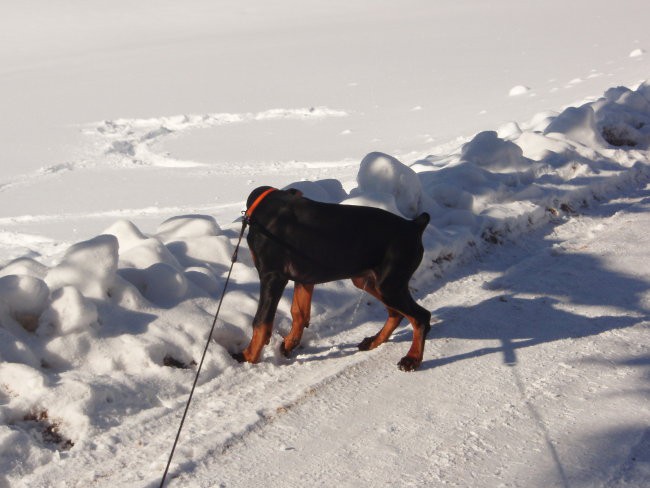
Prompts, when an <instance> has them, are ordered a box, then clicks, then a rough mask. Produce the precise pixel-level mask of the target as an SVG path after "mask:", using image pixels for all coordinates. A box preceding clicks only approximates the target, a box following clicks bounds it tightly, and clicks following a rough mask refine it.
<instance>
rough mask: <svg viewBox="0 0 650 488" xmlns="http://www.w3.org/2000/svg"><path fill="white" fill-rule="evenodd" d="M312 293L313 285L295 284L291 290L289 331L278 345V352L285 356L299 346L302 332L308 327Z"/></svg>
mask: <svg viewBox="0 0 650 488" xmlns="http://www.w3.org/2000/svg"><path fill="white" fill-rule="evenodd" d="M313 292H314V285H303V284H302V283H296V284H295V287H294V289H293V303H292V304H291V318H292V319H293V322H292V324H291V331H290V332H289V334H288V335H287V337H285V338H284V342H283V343H282V344H281V345H280V352H282V354H284V355H285V356H288V355H289V353H291V351H292V350H293V349H294V348H295V347H296V346H297V345H298V344H300V339H301V338H302V331H303V330H304V328H305V327H309V318H310V316H311V297H312V294H313Z"/></svg>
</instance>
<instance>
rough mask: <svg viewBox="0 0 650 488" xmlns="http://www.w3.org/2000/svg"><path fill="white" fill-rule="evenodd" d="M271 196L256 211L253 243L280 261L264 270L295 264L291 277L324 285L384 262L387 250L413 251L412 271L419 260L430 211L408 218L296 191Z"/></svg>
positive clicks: (250, 238)
mask: <svg viewBox="0 0 650 488" xmlns="http://www.w3.org/2000/svg"><path fill="white" fill-rule="evenodd" d="M253 195H255V192H254V194H253ZM266 200H267V202H266V204H265V205H264V206H260V208H258V209H257V210H256V214H255V219H254V221H253V222H254V223H253V224H252V226H251V231H250V232H249V236H248V242H249V246H250V248H251V249H252V250H253V251H254V252H255V253H256V254H258V253H260V252H261V253H264V251H263V250H262V248H264V247H267V248H269V251H270V253H271V254H273V255H274V256H275V259H273V260H271V262H269V263H263V264H264V266H265V268H266V269H269V270H270V268H275V269H278V270H280V269H282V270H289V268H290V270H291V271H292V273H290V274H291V275H290V276H288V278H289V279H293V280H297V281H301V282H311V283H322V282H327V281H333V280H337V279H343V278H350V277H352V276H356V275H358V274H360V273H362V272H363V271H365V270H371V269H375V268H377V267H379V266H381V264H382V262H383V261H384V259H385V258H386V255H387V253H396V254H406V255H408V256H406V257H407V259H405V260H404V262H405V263H409V264H408V265H407V268H408V271H410V273H411V274H412V273H413V272H414V271H415V269H416V268H417V266H418V265H419V264H420V261H421V255H422V243H421V236H422V232H423V230H424V228H425V227H426V225H427V224H428V222H429V215H428V214H426V213H423V214H421V215H420V216H419V217H418V218H416V219H415V220H406V219H404V218H402V217H399V216H397V215H394V214H391V213H389V212H386V211H384V210H380V209H377V208H372V207H361V206H353V205H338V204H330V203H322V202H316V201H313V200H310V199H308V198H305V197H302V196H300V195H299V194H298V193H293V192H291V191H287V192H280V191H277V192H274V193H273V194H271V195H269V196H268V197H267V198H266ZM417 255H419V256H420V258H419V259H417V260H415V259H413V257H414V256H417ZM394 257H397V256H394ZM409 276H410V275H409Z"/></svg>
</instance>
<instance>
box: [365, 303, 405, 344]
mask: <svg viewBox="0 0 650 488" xmlns="http://www.w3.org/2000/svg"><path fill="white" fill-rule="evenodd" d="M386 310H387V311H388V318H387V319H386V323H384V326H383V327H382V328H381V330H380V331H379V332H377V333H376V334H375V335H374V336H370V337H366V338H365V339H364V340H362V341H361V342H360V343H359V350H360V351H369V350H371V349H374V348H376V347H379V346H381V345H382V344H383V343H384V342H386V341H387V340H388V339H390V336H391V335H392V334H393V332H394V331H395V329H397V326H398V325H399V324H400V323H401V322H402V319H403V318H404V316H403V315H402V314H401V313H399V312H397V311H395V310H393V309H390V308H387V309H386Z"/></svg>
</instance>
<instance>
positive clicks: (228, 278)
mask: <svg viewBox="0 0 650 488" xmlns="http://www.w3.org/2000/svg"><path fill="white" fill-rule="evenodd" d="M247 225H248V217H246V216H245V217H244V220H243V221H242V227H241V232H240V233H239V240H238V241H237V246H236V247H235V251H234V252H233V254H232V259H231V262H230V269H229V270H228V276H226V282H225V283H224V284H223V290H222V291H221V298H220V299H219V305H218V306H217V311H216V312H215V314H214V320H213V321H212V327H211V328H210V333H209V334H208V339H207V341H206V343H205V348H204V349H203V355H202V356H201V361H200V362H199V366H198V368H197V369H196V375H195V376H194V383H193V384H192V389H191V390H190V396H189V397H188V399H187V404H186V405H185V411H184V412H183V416H182V417H181V423H180V425H179V426H178V432H177V433H176V439H174V445H173V446H172V450H171V452H170V453H169V459H168V460H167V466H166V467H165V472H164V473H163V476H162V479H161V480H160V488H163V485H164V484H165V479H166V478H167V473H168V472H169V467H170V466H171V463H172V458H173V457H174V451H176V445H177V444H178V439H179V438H180V436H181V430H183V424H184V423H185V418H186V417H187V412H188V410H189V408H190V403H191V402H192V397H193V396H194V390H195V389H196V383H197V382H198V380H199V375H200V374H201V368H202V367H203V361H204V360H205V356H206V354H207V352H208V347H209V346H210V338H211V337H212V333H213V332H214V328H215V326H216V325H217V319H218V317H219V311H220V310H221V304H222V303H223V298H224V296H225V295H226V288H227V287H228V282H229V281H230V275H231V273H232V269H233V267H234V266H235V262H236V261H237V254H238V252H239V246H240V245H241V241H242V238H243V237H244V231H245V230H246V226H247Z"/></svg>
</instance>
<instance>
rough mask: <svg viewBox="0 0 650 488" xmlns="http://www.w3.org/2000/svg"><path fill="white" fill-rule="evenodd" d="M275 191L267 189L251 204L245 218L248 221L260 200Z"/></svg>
mask: <svg viewBox="0 0 650 488" xmlns="http://www.w3.org/2000/svg"><path fill="white" fill-rule="evenodd" d="M276 189H277V188H269V189H268V190H265V191H264V192H263V193H262V194H261V195H260V196H259V197H257V198H256V199H255V201H254V202H253V204H252V205H251V206H250V207H248V210H246V214H245V215H246V218H248V219H250V218H251V215H253V212H254V211H255V209H256V208H257V206H258V205H259V204H260V203H262V200H264V199H265V198H266V196H267V195H268V194H269V193H271V192H274V191H275V190H276Z"/></svg>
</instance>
